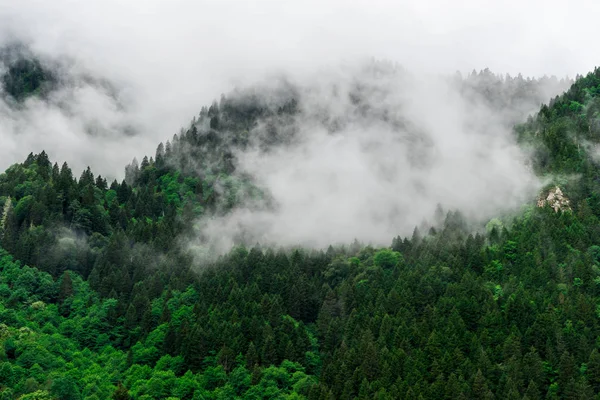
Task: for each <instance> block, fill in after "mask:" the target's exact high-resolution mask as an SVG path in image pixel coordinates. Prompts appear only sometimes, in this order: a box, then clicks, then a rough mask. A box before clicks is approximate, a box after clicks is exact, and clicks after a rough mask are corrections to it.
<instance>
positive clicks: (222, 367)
mask: <svg viewBox="0 0 600 400" xmlns="http://www.w3.org/2000/svg"><path fill="white" fill-rule="evenodd" d="M599 88H600V70H596V71H594V72H593V73H590V74H588V75H587V76H586V77H582V78H580V79H578V80H577V81H576V82H575V84H574V85H573V86H572V88H571V89H570V90H569V91H567V92H566V93H565V94H564V95H562V96H560V97H558V98H556V99H554V100H553V101H552V102H551V103H550V104H549V105H547V106H542V108H541V110H540V112H539V113H538V114H537V115H536V116H534V117H532V118H530V119H529V120H528V121H527V122H526V123H525V124H522V125H519V126H518V127H517V128H516V134H517V136H518V139H519V141H520V142H521V143H522V145H523V146H525V147H528V148H530V149H532V165H533V168H534V169H535V170H536V173H537V174H538V175H540V176H542V177H546V178H548V179H549V182H550V183H551V184H552V185H555V184H558V185H560V187H561V188H563V191H564V193H565V195H566V196H567V197H568V198H569V199H570V204H571V210H570V211H569V210H565V211H559V212H555V211H554V210H553V209H551V208H550V207H548V206H546V207H541V208H538V207H536V204H535V202H533V201H532V202H531V204H529V205H526V206H525V207H524V209H523V210H522V212H521V213H520V214H519V215H518V216H517V217H515V218H510V219H509V218H506V217H502V218H500V219H498V220H494V221H493V222H491V223H490V224H488V229H487V231H485V232H480V233H474V232H472V231H471V227H470V225H469V224H468V223H467V221H466V219H465V218H464V217H463V216H462V214H461V213H460V212H457V211H448V212H442V211H441V210H440V213H439V215H438V222H437V223H436V224H434V225H433V226H431V227H430V229H429V230H428V231H422V232H420V231H419V229H415V232H414V234H413V235H412V237H407V238H403V237H397V238H394V239H393V240H392V238H390V242H391V246H390V247H389V248H373V247H371V246H365V245H363V244H360V243H358V242H355V243H353V244H348V245H346V246H330V247H329V248H328V249H327V250H313V249H302V248H297V249H279V248H268V247H261V246H260V245H256V246H248V247H245V246H243V245H240V246H237V247H236V248H234V249H233V250H232V251H231V252H229V253H228V254H226V255H224V256H222V257H220V258H218V259H215V260H214V261H204V262H202V264H201V265H198V262H197V261H196V260H195V259H194V254H193V253H190V251H189V248H188V247H187V246H186V245H185V243H186V239H187V238H189V237H190V236H191V235H194V231H192V230H191V226H190V224H189V221H191V220H194V219H196V218H199V217H210V216H212V215H220V214H226V213H228V212H230V210H232V209H233V208H235V207H236V206H237V205H238V204H240V203H241V202H244V203H245V204H247V203H248V202H250V203H252V201H254V200H261V204H263V205H264V204H267V206H269V194H268V193H267V192H265V191H264V190H263V189H261V188H260V186H259V185H258V184H257V183H256V182H254V180H253V178H252V177H251V176H247V175H245V174H244V173H243V171H238V170H237V169H236V163H235V149H238V148H243V147H244V146H246V145H247V143H248V141H249V140H259V141H260V142H261V145H262V146H264V147H265V148H266V149H267V150H268V148H269V147H270V146H277V145H281V144H282V143H283V145H285V143H286V141H287V140H291V139H290V138H293V135H294V131H293V130H292V131H281V130H277V129H272V130H269V129H266V130H261V132H267V133H269V132H270V134H267V135H263V136H260V137H258V138H249V135H250V134H251V133H250V132H252V128H253V127H254V126H255V125H256V124H257V123H259V122H261V123H262V122H264V121H267V122H266V124H267V125H268V122H269V121H271V122H272V124H271V126H274V127H277V126H286V120H288V119H292V118H294V115H295V114H296V113H297V103H296V101H295V98H294V91H293V90H286V91H285V92H284V94H285V95H282V96H279V97H278V99H279V101H278V102H277V103H269V102H263V101H262V100H261V98H260V96H258V95H256V94H253V93H252V92H248V93H246V94H244V96H246V97H245V100H244V101H239V100H238V99H239V98H240V97H239V96H238V97H232V98H223V99H222V100H221V102H219V103H216V102H215V103H214V104H213V105H212V106H211V107H210V108H206V109H203V110H202V112H201V113H200V115H199V116H198V118H194V120H193V121H192V123H191V124H190V126H189V128H188V129H185V130H183V132H182V133H181V134H179V135H177V136H176V137H175V138H173V140H171V141H169V142H167V143H165V144H161V145H159V146H158V149H157V151H156V153H155V154H154V155H153V156H152V157H148V158H144V159H143V160H142V162H141V163H139V164H136V163H132V164H131V165H129V166H128V167H127V174H126V179H125V180H123V181H122V182H116V181H115V182H111V183H109V182H106V181H105V180H104V179H103V178H102V177H100V176H95V175H94V174H93V172H92V171H91V170H89V169H88V170H86V171H84V172H83V173H82V174H81V176H80V177H79V179H76V178H75V177H74V176H73V172H72V171H71V169H70V168H69V166H68V165H67V164H66V163H64V164H63V165H62V167H59V165H58V164H52V162H51V161H50V160H49V159H48V157H47V155H46V154H45V153H41V154H37V155H34V154H31V155H30V156H29V157H28V158H27V160H26V161H25V162H24V163H22V164H17V165H14V166H12V167H10V168H9V169H8V170H7V171H6V172H5V173H4V174H2V175H0V206H1V208H0V209H1V210H2V211H3V212H2V219H1V229H0V245H1V247H2V248H3V249H4V250H2V252H1V259H0V268H1V273H0V321H1V323H2V325H0V340H1V341H2V344H3V346H2V351H0V388H1V389H0V390H1V393H0V396H1V398H6V399H13V398H15V399H18V398H21V399H84V398H89V399H93V398H98V399H104V398H110V397H112V398H115V399H126V398H135V399H163V398H169V397H171V398H177V399H205V398H206V399H208V398H215V399H231V398H249V399H279V398H290V399H291V398H307V399H351V398H361V399H373V398H377V399H414V398H424V399H429V398H431V399H460V398H465V399H471V398H473V399H494V398H496V399H530V400H534V399H542V398H550V399H552V398H564V399H589V398H594V396H595V395H596V394H597V393H600V354H599V352H598V343H597V338H598V336H599V335H600V324H599V322H600V321H599V315H600V314H599V311H598V310H599V308H598V304H599V303H598V296H599V295H600V228H599V223H598V222H599V221H598V217H599V216H600V199H599V197H598V193H599V192H598V189H600V188H599V187H598V185H600V181H599V180H598V164H597V163H596V161H595V151H594V149H595V145H597V143H598V139H599V136H598V134H599V133H600V132H597V130H598V129H600V128H599V127H598V123H597V121H598V115H597V111H596V109H597V104H596V103H597V102H598V100H597V94H598V93H599V92H600V89H599ZM252 96H255V97H252ZM248 99H252V100H251V101H250V100H248ZM499 217H501V216H499ZM16 260H19V261H16ZM26 265H29V267H28V266H26Z"/></svg>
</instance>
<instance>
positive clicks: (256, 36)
mask: <svg viewBox="0 0 600 400" xmlns="http://www.w3.org/2000/svg"><path fill="white" fill-rule="evenodd" d="M599 7H600V5H598V4H597V3H595V2H591V1H590V2H578V3H577V4H575V3H569V4H563V3H561V4H560V5H558V4H557V6H556V7H553V6H551V3H548V2H541V1H531V2H516V1H508V2H507V1H493V2H485V4H484V3H481V2H477V1H474V0H470V1H460V2H453V3H451V4H450V3H447V2H445V1H441V0H437V1H428V2H426V4H425V3H423V2H417V1H399V2H396V1H394V2H393V1H377V2H370V1H366V0H358V1H352V2H346V1H337V0H336V1H326V2H317V1H302V2H300V1H267V0H265V1H259V2H243V1H239V0H231V1H228V0H225V1H202V2H197V1H191V0H179V1H156V0H149V1H127V2H122V1H117V0H105V1H96V0H90V1H85V2H74V1H69V0H55V1H52V2H45V1H41V0H20V1H14V0H0V27H1V28H0V42H6V41H9V40H14V39H18V40H23V41H26V42H27V43H28V44H29V45H30V46H31V47H32V49H33V50H34V51H35V52H36V53H38V54H45V55H48V56H51V57H53V58H55V59H56V58H68V59H70V60H72V61H73V63H72V64H73V65H74V66H73V67H74V68H76V69H78V70H79V71H81V70H85V71H88V72H89V73H92V74H94V75H96V76H99V77H104V78H106V79H108V80H110V81H112V82H113V83H114V84H115V85H116V86H117V87H118V88H119V95H120V96H121V98H120V102H121V105H123V106H125V107H126V112H123V111H122V110H120V109H119V108H118V107H116V106H115V104H114V102H113V101H112V99H110V98H107V97H106V96H105V94H104V93H102V91H98V90H96V88H90V87H89V86H85V85H84V86H83V87H79V89H77V90H70V91H68V92H67V93H63V94H62V96H68V97H70V98H71V99H72V104H74V105H73V106H72V107H71V108H75V109H74V110H73V111H75V112H74V113H71V114H69V115H65V113H64V112H63V111H62V110H59V109H57V107H56V106H55V105H53V104H40V103H38V102H32V103H31V104H28V105H27V107H26V109H25V110H23V111H22V112H19V113H10V114H9V113H7V112H6V110H5V109H4V108H5V107H4V105H0V112H1V113H2V114H1V115H2V123H1V125H0V140H2V146H1V148H0V168H6V167H7V166H8V165H10V164H11V163H13V162H17V161H21V160H23V159H24V158H25V157H26V155H27V154H28V153H29V152H30V151H41V150H42V149H46V150H47V151H48V152H49V154H50V156H51V157H52V158H53V159H54V160H57V161H59V162H62V161H68V162H69V163H70V165H72V166H73V167H74V168H75V170H76V171H77V170H81V169H83V168H84V167H85V166H87V165H91V166H92V167H93V169H94V171H98V172H100V173H102V174H103V175H108V176H117V177H122V175H123V165H124V164H125V163H126V162H127V161H129V160H131V159H132V158H133V156H137V157H138V158H140V157H142V156H143V155H144V154H150V153H152V152H153V150H154V148H155V146H156V143H157V142H159V141H161V140H165V139H166V138H169V137H170V136H172V134H173V133H175V132H177V131H178V129H179V127H180V126H181V125H182V124H183V123H184V122H185V121H188V120H189V119H190V118H191V116H193V115H195V114H197V112H198V111H199V109H200V107H201V106H202V105H206V104H209V103H210V101H211V100H212V99H214V98H218V97H219V96H220V94H221V93H227V92H228V91H229V90H231V88H233V87H234V86H236V85H240V84H249V83H252V82H255V81H257V80H260V79H262V78H263V77H264V76H265V74H266V73H267V72H277V71H285V72H286V73H288V74H294V75H303V74H304V75H305V74H310V73H312V72H313V71H315V70H318V69H319V68H322V67H329V66H332V65H338V64H340V63H342V62H345V61H353V60H355V59H359V58H363V57H376V58H378V59H390V60H393V61H396V62H399V63H401V64H402V65H405V66H406V67H408V68H410V69H412V70H418V71H427V72H443V73H453V72H454V71H456V70H460V71H461V72H463V73H466V72H469V71H471V70H473V69H477V70H480V69H484V68H486V67H489V68H490V69H491V70H492V71H494V72H497V73H511V74H513V75H516V74H517V73H522V74H523V75H524V76H541V75H543V74H547V75H556V76H558V77H564V76H565V75H567V74H568V75H571V76H574V75H575V74H576V73H585V72H586V71H588V70H590V69H591V68H593V66H594V63H595V60H594V58H593V56H594V55H593V52H590V51H589V48H590V46H589V42H590V41H591V40H593V37H595V35H594V33H595V32H594V29H595V28H594V27H595V23H594V21H593V18H594V15H596V13H595V12H594V10H596V11H598V9H599ZM90 124H91V125H95V126H96V127H98V126H100V128H101V129H100V128H99V129H100V130H102V134H97V135H95V136H90V135H85V134H83V133H84V131H85V130H86V129H87V128H88V127H89V125H90ZM124 126H128V127H130V128H135V132H136V135H135V136H134V137H125V138H124V137H123V135H122V132H121V131H122V129H123V127H124Z"/></svg>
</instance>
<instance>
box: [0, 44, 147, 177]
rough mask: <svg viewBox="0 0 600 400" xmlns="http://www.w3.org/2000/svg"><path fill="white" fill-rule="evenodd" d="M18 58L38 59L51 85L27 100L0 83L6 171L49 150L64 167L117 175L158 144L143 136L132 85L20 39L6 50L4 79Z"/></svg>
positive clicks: (1, 64) (0, 164) (0, 65)
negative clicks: (31, 47) (134, 157)
mask: <svg viewBox="0 0 600 400" xmlns="http://www.w3.org/2000/svg"><path fill="white" fill-rule="evenodd" d="M0 44H1V42H0ZM15 58H18V59H22V60H23V59H24V60H37V61H38V62H39V63H40V65H41V67H42V68H43V69H44V70H45V71H46V73H47V74H49V75H50V76H51V77H52V83H51V84H48V85H47V86H46V87H45V89H46V90H44V91H43V94H41V95H34V96H28V97H26V98H25V99H22V100H21V99H19V100H17V99H14V98H13V97H12V96H10V95H9V94H8V93H7V92H6V91H5V90H4V85H3V84H0V141H1V142H2V145H1V146H0V168H1V169H5V168H7V167H8V166H10V165H11V164H13V163H16V162H22V161H23V160H24V159H25V158H26V157H27V154H29V153H30V152H34V153H39V152H41V151H42V150H45V151H46V152H47V153H48V154H49V156H50V158H51V159H52V160H53V161H56V162H58V163H59V165H60V164H62V163H63V162H65V161H66V162H67V163H68V164H69V166H71V167H72V168H73V169H74V170H75V171H77V170H84V169H85V168H86V167H87V166H90V167H91V168H92V169H93V170H94V171H96V172H98V171H100V172H101V173H102V174H103V175H107V176H108V177H111V178H112V177H117V178H118V177H120V175H122V172H120V173H119V172H117V171H120V170H121V169H122V167H118V168H117V167H116V166H118V165H120V166H123V165H125V164H126V161H127V160H129V159H130V158H131V154H134V153H135V152H136V151H138V149H139V148H140V147H141V148H152V147H153V146H155V139H154V136H151V135H144V134H141V133H143V132H147V130H145V129H144V127H145V126H146V122H147V121H145V120H144V118H143V117H142V115H141V114H140V110H139V109H138V107H137V102H136V100H135V99H134V97H135V95H134V94H133V92H132V91H131V90H130V89H131V87H129V88H128V86H127V85H126V84H120V83H118V82H116V81H109V80H107V79H105V78H103V77H101V76H98V75H97V74H93V73H91V72H90V71H89V70H87V69H86V68H85V67H83V66H82V65H81V63H78V62H77V61H76V60H75V59H71V58H67V57H64V56H60V57H55V56H50V55H46V54H44V53H42V52H38V53H35V54H34V53H33V52H32V51H31V50H29V49H28V48H27V46H26V45H23V44H22V43H19V42H16V43H13V44H8V45H5V47H3V48H2V57H1V59H0V78H2V79H3V77H4V74H5V73H6V72H7V71H8V69H9V67H10V65H11V62H13V61H14V59H15ZM2 79H0V83H3V80H2ZM148 142H152V144H149V143H148Z"/></svg>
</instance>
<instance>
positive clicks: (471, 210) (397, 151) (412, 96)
mask: <svg viewBox="0 0 600 400" xmlns="http://www.w3.org/2000/svg"><path fill="white" fill-rule="evenodd" d="M486 74H489V72H486ZM488 78H489V79H488V81H485V80H482V78H481V76H479V75H478V76H473V77H471V78H469V79H466V80H462V79H457V78H456V77H454V78H451V77H447V76H438V75H426V74H413V73H410V72H408V71H406V70H404V69H402V68H400V67H398V66H396V65H394V64H391V63H378V62H373V63H366V64H359V65H358V66H346V67H343V68H339V69H331V70H329V71H320V72H319V74H316V75H315V76H312V77H310V78H308V79H305V80H300V81H293V80H292V81H291V82H292V83H291V84H289V83H287V85H289V86H290V87H292V88H293V90H289V89H288V90H289V91H290V92H291V93H293V94H291V95H290V96H291V97H294V98H297V99H298V108H299V113H298V114H297V115H296V116H295V117H294V118H293V119H292V120H290V119H281V118H270V119H267V120H264V121H262V122H261V123H259V124H258V125H257V127H256V128H255V129H254V130H253V131H252V132H250V137H253V138H255V139H256V140H255V141H254V143H253V145H252V146H250V148H249V149H246V150H244V151H238V153H237V154H236V159H237V169H238V171H239V172H243V173H249V174H250V175H252V176H253V177H254V178H255V180H256V183H257V185H258V186H259V187H261V188H264V189H266V192H267V193H269V195H270V198H271V202H270V205H269V206H268V207H267V206H265V207H263V208H262V209H257V207H256V205H255V204H252V206H251V207H247V208H243V207H242V208H239V209H236V210H234V211H233V212H232V213H231V214H228V215H226V216H224V217H219V218H213V219H209V220H204V219H203V220H200V221H199V222H198V224H197V227H198V229H199V231H200V232H202V233H203V234H202V235H201V237H210V238H211V239H210V241H211V243H210V245H212V246H215V247H216V248H219V249H227V248H228V247H230V246H231V245H233V244H234V243H235V242H236V241H238V240H244V241H246V242H247V243H249V244H252V243H253V242H260V243H269V244H273V243H274V244H279V245H292V246H293V245H304V246H317V247H321V246H326V245H328V244H330V243H349V242H351V241H352V240H354V239H355V238H356V239H358V240H360V241H364V242H371V243H375V244H389V242H390V241H391V238H392V237H394V236H396V235H398V234H401V235H409V234H410V233H411V232H412V230H413V228H414V227H415V226H417V225H419V224H421V223H422V222H423V221H424V220H429V221H431V219H432V216H433V214H434V211H435V209H436V207H437V205H438V204H441V205H442V206H443V208H444V209H458V210H461V211H462V212H463V214H465V215H466V216H467V217H469V219H470V220H471V221H479V222H482V221H485V220H486V218H487V219H489V218H491V217H493V216H495V215H498V213H502V212H506V211H509V210H512V209H515V208H518V207H519V206H520V205H521V204H523V202H526V201H528V200H531V199H533V198H534V197H535V195H536V193H537V191H538V189H539V187H540V182H539V181H538V179H537V178H536V176H535V175H534V173H533V171H532V170H531V168H530V167H529V166H528V157H527V155H526V154H524V153H523V152H522V150H521V149H520V148H519V147H518V145H517V144H516V142H515V139H514V136H513V134H512V124H513V122H514V121H513V120H514V119H515V118H516V119H522V118H524V117H525V116H526V115H528V114H529V113H530V112H533V111H535V110H536V109H537V108H538V107H539V105H540V103H541V101H542V100H541V99H544V98H546V95H547V91H548V90H549V84H548V82H546V81H528V80H525V79H520V80H519V79H517V80H515V82H513V81H512V79H505V78H500V77H496V76H493V75H491V74H489V76H488ZM492 78H493V79H492ZM284 81H285V82H290V80H284ZM517 81H518V82H517ZM474 82H475V83H474ZM477 82H478V83H477ZM482 82H483V83H482ZM519 82H520V83H519ZM488 84H490V85H491V84H493V85H495V86H491V89H490V86H489V85H488ZM553 84H554V88H553V89H554V90H555V91H557V92H558V91H560V90H561V85H562V87H563V88H564V87H565V86H566V85H567V83H566V82H563V83H560V82H558V81H553ZM511 85H512V87H513V88H512V89H511ZM550 86H551V85H550ZM490 90H491V92H490ZM524 91H526V93H525V92H524ZM272 93H278V96H277V97H275V98H276V99H279V101H281V97H282V96H281V90H274V89H272V88H268V89H264V87H263V97H266V98H269V96H271V94H272ZM274 101H275V100H274ZM267 103H268V101H267ZM269 131H271V135H275V137H276V138H277V139H276V142H277V143H278V144H276V145H274V146H272V147H269V148H265V147H264V146H263V145H262V144H263V143H264V137H265V136H266V135H268V134H269ZM273 132H275V133H273ZM258 139H261V140H258ZM271 204H274V206H271Z"/></svg>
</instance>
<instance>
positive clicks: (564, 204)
mask: <svg viewBox="0 0 600 400" xmlns="http://www.w3.org/2000/svg"><path fill="white" fill-rule="evenodd" d="M546 204H547V205H549V206H550V207H551V208H552V209H553V210H554V211H555V212H559V211H571V205H570V201H569V199H568V198H567V197H566V196H565V195H564V194H563V192H562V190H560V188H559V187H558V186H555V187H554V188H552V189H550V190H549V191H548V193H547V194H546V195H543V194H542V195H541V196H540V198H539V199H538V202H537V205H538V207H545V206H546Z"/></svg>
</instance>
